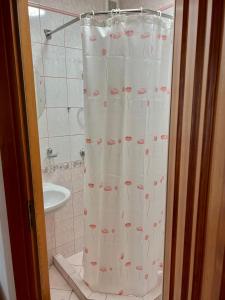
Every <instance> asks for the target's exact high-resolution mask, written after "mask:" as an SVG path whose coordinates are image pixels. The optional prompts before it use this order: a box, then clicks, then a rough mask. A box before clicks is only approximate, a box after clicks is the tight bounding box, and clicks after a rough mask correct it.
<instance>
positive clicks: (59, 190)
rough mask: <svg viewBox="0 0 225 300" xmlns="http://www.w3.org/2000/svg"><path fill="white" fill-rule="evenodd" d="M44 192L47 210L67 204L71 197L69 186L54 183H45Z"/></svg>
mask: <svg viewBox="0 0 225 300" xmlns="http://www.w3.org/2000/svg"><path fill="white" fill-rule="evenodd" d="M43 193H44V209H45V212H50V211H53V210H56V209H58V208H59V207H61V206H63V205H65V204H66V202H67V201H68V199H69V197H70V191H69V190H68V189H67V188H65V187H63V186H61V185H57V184H53V183H44V184H43Z"/></svg>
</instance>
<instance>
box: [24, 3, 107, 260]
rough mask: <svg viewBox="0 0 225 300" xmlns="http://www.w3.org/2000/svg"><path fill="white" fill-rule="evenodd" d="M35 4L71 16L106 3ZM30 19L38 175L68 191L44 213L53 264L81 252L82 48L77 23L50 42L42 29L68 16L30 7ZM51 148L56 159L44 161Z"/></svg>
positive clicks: (67, 18) (49, 251) (50, 27)
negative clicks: (62, 200) (60, 257)
mask: <svg viewBox="0 0 225 300" xmlns="http://www.w3.org/2000/svg"><path fill="white" fill-rule="evenodd" d="M36 2H37V3H38V4H39V3H40V4H41V5H44V7H45V8H46V7H48V8H50V9H51V10H52V9H53V8H56V9H61V10H63V11H65V12H66V11H68V12H69V13H71V12H74V13H80V12H83V11H87V10H91V9H96V10H99V9H100V10H101V9H104V7H105V1H104V0H98V1H94V2H95V3H93V1H76V0H74V1H51V0H46V1H43V0H40V1H36ZM53 10H54V9H53ZM29 18H30V31H31V41H32V55H33V64H34V75H35V86H36V98H38V99H39V101H38V102H39V103H42V104H43V105H41V108H40V105H37V109H38V111H39V112H38V115H40V117H39V119H38V129H39V141H40V153H41V167H42V175H43V176H42V177H43V181H44V182H52V183H56V184H61V185H63V186H65V187H67V188H69V190H70V191H71V197H70V199H69V201H68V202H67V204H66V205H65V206H64V207H63V208H61V209H59V210H58V211H56V212H52V213H47V214H46V232H47V247H48V256H49V263H51V261H52V256H53V255H55V254H57V253H61V254H63V255H64V256H70V255H72V254H74V253H76V252H79V251H81V250H82V248H83V223H82V221H83V207H82V204H83V164H82V161H81V157H80V153H79V152H80V150H81V149H83V148H84V129H83V122H84V120H83V82H82V50H81V47H82V46H81V36H80V30H79V24H74V25H72V26H70V27H68V28H67V29H65V30H62V31H60V32H58V33H56V34H55V35H54V36H53V37H52V39H51V40H46V38H45V35H44V32H43V30H44V29H45V28H48V29H53V28H56V27H57V26H59V25H62V24H63V23H65V22H67V21H69V20H71V18H72V17H71V16H68V15H65V14H62V13H56V12H53V11H50V10H47V9H39V8H36V7H29ZM37 104H38V103H37ZM42 106H43V107H42ZM49 147H50V148H52V149H53V152H54V153H55V154H57V157H56V158H54V159H48V158H47V148H49Z"/></svg>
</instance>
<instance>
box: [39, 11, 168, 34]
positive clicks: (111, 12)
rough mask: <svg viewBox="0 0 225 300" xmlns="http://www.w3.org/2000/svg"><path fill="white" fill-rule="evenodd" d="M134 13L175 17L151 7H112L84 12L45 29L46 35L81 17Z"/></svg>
mask: <svg viewBox="0 0 225 300" xmlns="http://www.w3.org/2000/svg"><path fill="white" fill-rule="evenodd" d="M132 13H147V14H151V15H157V16H160V17H163V18H168V19H173V17H172V16H170V15H167V14H164V13H162V12H161V11H156V10H151V9H146V8H135V9H112V10H108V11H98V12H94V11H92V12H86V13H83V14H80V16H79V17H76V18H74V19H73V20H71V21H69V22H67V23H65V24H63V25H61V26H59V27H57V28H56V29H53V30H49V29H44V33H45V36H46V39H51V37H52V35H53V34H54V33H56V32H58V31H60V30H62V29H64V28H66V27H68V26H70V25H72V24H74V23H76V22H78V21H80V20H81V19H83V18H85V17H88V16H100V15H108V14H132Z"/></svg>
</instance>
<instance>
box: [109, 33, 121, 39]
mask: <svg viewBox="0 0 225 300" xmlns="http://www.w3.org/2000/svg"><path fill="white" fill-rule="evenodd" d="M109 36H110V38H111V39H113V40H118V39H119V38H120V37H121V36H122V34H121V33H120V32H115V33H110V35H109Z"/></svg>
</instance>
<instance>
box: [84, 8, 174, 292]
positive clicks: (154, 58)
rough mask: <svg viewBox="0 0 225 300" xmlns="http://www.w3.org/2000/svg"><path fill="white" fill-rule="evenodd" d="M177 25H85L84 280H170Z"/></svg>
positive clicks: (136, 288)
mask: <svg viewBox="0 0 225 300" xmlns="http://www.w3.org/2000/svg"><path fill="white" fill-rule="evenodd" d="M172 38H173V22H172V21H171V20H169V19H164V18H161V17H157V16H152V15H151V16H150V15H142V14H139V15H132V16H131V15H130V16H124V15H123V16H122V15H114V16H110V17H108V18H107V19H102V18H101V19H100V18H97V17H96V16H95V17H91V18H85V19H84V20H83V23H82V41H83V60H84V101H85V104H84V105H85V123H86V125H85V126H86V158H85V187H84V201H85V209H84V219H85V220H84V223H85V224H84V227H85V234H84V236H85V242H84V243H85V246H84V258H83V265H84V280H85V282H86V284H88V285H89V286H90V288H91V289H92V290H94V291H96V292H104V293H113V294H119V295H135V296H143V295H146V294H147V293H148V292H149V291H151V289H153V288H154V287H155V286H157V285H158V284H160V281H162V271H163V254H164V224H165V201H166V180H167V151H168V127H169V112H170V85H171V65H172V63H171V61H172Z"/></svg>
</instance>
